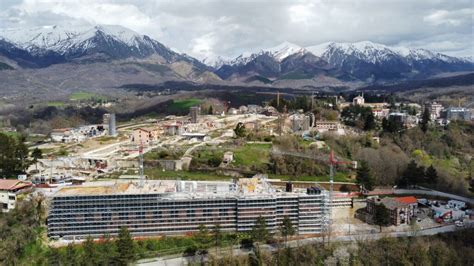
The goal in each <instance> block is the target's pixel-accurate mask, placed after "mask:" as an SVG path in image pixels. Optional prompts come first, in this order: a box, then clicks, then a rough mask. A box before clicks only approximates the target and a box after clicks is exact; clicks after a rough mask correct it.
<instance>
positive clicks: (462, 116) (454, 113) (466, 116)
mask: <svg viewBox="0 0 474 266" xmlns="http://www.w3.org/2000/svg"><path fill="white" fill-rule="evenodd" d="M443 114H444V118H445V119H446V120H448V121H449V120H465V121H469V120H471V111H470V110H469V109H467V108H463V107H449V108H446V110H444V111H443Z"/></svg>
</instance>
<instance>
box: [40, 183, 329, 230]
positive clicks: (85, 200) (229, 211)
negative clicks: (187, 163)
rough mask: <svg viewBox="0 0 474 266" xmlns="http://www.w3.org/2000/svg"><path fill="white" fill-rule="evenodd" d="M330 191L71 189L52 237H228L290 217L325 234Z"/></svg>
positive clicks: (55, 211) (185, 186) (251, 186)
mask: <svg viewBox="0 0 474 266" xmlns="http://www.w3.org/2000/svg"><path fill="white" fill-rule="evenodd" d="M327 206H328V193H327V191H324V190H323V191H321V190H320V191H319V192H318V193H311V194H308V193H306V191H301V190H300V191H299V192H291V193H288V192H276V190H275V189H273V188H272V187H271V185H270V184H269V183H267V182H266V180H265V179H260V178H258V179H257V178H251V179H242V180H239V181H238V182H237V183H233V182H202V181H201V182H197V181H179V180H178V181H171V180H161V181H158V180H154V181H151V180H148V181H146V183H145V185H144V187H143V188H139V187H138V182H136V181H135V183H134V182H133V181H128V182H126V181H122V182H109V183H108V184H102V185H100V184H98V182H95V183H85V184H83V185H82V186H71V187H66V188H63V189H61V190H59V191H58V192H56V193H55V194H53V195H52V196H51V201H50V209H49V213H48V236H49V237H51V238H54V239H59V238H64V239H78V238H86V237H87V236H88V235H91V236H92V237H95V238H98V237H101V236H102V235H103V234H105V233H109V234H110V235H112V236H114V235H117V233H118V231H119V229H120V227H122V226H127V227H128V229H129V230H130V232H131V234H132V235H133V236H157V235H182V234H187V233H190V232H196V231H198V227H199V225H201V224H204V225H206V226H207V227H212V226H213V225H215V224H219V225H220V226H221V230H222V231H225V232H229V231H237V232H246V231H249V230H251V229H252V227H253V226H254V225H255V221H256V219H257V218H258V217H260V216H262V217H264V218H265V220H266V223H267V226H268V229H269V230H270V231H272V232H275V231H277V230H278V227H279V226H280V224H281V223H282V220H283V218H284V217H285V216H287V217H289V218H290V219H291V221H292V223H293V226H294V227H295V229H296V230H297V232H298V233H299V234H319V233H321V232H322V230H323V228H325V226H326V221H327V219H326V216H325V215H326V214H327Z"/></svg>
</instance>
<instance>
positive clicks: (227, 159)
mask: <svg viewBox="0 0 474 266" xmlns="http://www.w3.org/2000/svg"><path fill="white" fill-rule="evenodd" d="M233 160H234V153H233V152H231V151H226V152H225V153H224V157H223V158H222V162H223V163H226V164H227V163H231V162H232V161H233Z"/></svg>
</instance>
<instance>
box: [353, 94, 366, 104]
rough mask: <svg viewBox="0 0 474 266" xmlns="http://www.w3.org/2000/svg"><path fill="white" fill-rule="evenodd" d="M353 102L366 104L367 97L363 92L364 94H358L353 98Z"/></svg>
mask: <svg viewBox="0 0 474 266" xmlns="http://www.w3.org/2000/svg"><path fill="white" fill-rule="evenodd" d="M352 104H353V105H364V104H365V99H364V95H363V94H362V96H360V95H359V96H356V97H355V98H354V99H352Z"/></svg>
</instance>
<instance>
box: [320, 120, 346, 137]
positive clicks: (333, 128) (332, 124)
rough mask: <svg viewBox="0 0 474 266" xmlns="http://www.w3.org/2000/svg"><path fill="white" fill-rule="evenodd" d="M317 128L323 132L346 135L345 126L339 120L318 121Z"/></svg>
mask: <svg viewBox="0 0 474 266" xmlns="http://www.w3.org/2000/svg"><path fill="white" fill-rule="evenodd" d="M315 129H316V130H317V131H318V132H321V133H326V132H329V133H335V134H338V135H344V134H345V132H344V128H343V126H342V125H341V123H339V122H337V121H316V123H315Z"/></svg>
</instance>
